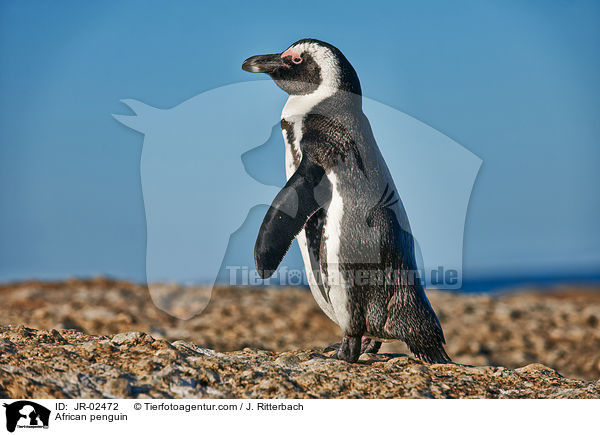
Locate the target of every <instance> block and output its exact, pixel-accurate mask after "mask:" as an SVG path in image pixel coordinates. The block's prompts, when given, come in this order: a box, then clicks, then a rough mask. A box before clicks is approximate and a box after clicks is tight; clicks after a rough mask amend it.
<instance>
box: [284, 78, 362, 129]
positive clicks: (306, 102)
mask: <svg viewBox="0 0 600 435" xmlns="http://www.w3.org/2000/svg"><path fill="white" fill-rule="evenodd" d="M334 95H335V97H336V99H337V100H339V102H340V103H341V104H342V105H343V106H347V107H352V108H355V109H358V110H362V96H361V95H360V94H354V93H351V92H346V91H343V90H340V89H339V88H338V87H337V86H326V85H325V84H324V83H323V84H321V86H319V87H318V88H317V89H316V90H315V91H314V92H311V93H310V94H303V95H290V96H289V97H288V99H287V102H286V103H285V106H284V107H283V111H282V113H281V118H282V119H287V120H292V119H293V118H297V117H303V116H304V115H306V114H308V113H310V112H311V110H313V109H314V108H315V107H316V106H317V105H318V104H320V103H322V102H323V101H325V100H326V99H328V98H331V97H333V96H334Z"/></svg>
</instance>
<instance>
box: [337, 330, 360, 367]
mask: <svg viewBox="0 0 600 435" xmlns="http://www.w3.org/2000/svg"><path fill="white" fill-rule="evenodd" d="M360 348H361V337H348V336H347V335H344V338H343V339H342V342H341V344H340V348H339V349H338V351H337V355H336V357H337V359H341V360H344V361H346V362H349V363H354V362H356V361H358V357H359V356H360Z"/></svg>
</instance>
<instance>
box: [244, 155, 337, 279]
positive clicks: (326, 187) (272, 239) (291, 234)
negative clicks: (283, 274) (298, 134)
mask: <svg viewBox="0 0 600 435" xmlns="http://www.w3.org/2000/svg"><path fill="white" fill-rule="evenodd" d="M330 199H331V184H330V183H329V181H328V180H327V177H326V176H325V170H324V169H323V167H322V166H320V165H319V164H317V163H316V162H314V161H313V159H312V158H311V157H310V155H309V154H308V153H305V154H304V155H303V156H302V160H301V161H300V165H299V166H298V169H297V170H296V172H295V173H294V174H293V175H292V176H291V177H290V179H289V180H288V182H287V183H286V185H285V187H284V188H283V189H281V191H280V192H279V193H278V194H277V196H276V197H275V199H274V200H273V203H272V204H271V207H269V210H268V211H267V214H266V215H265V218H264V219H263V223H262V225H261V226H260V230H259V232H258V237H257V239H256V244H255V245H254V260H255V262H256V270H257V271H258V274H259V275H260V277H261V278H263V279H265V278H268V277H270V276H271V275H272V274H273V273H274V272H275V269H277V266H279V263H281V260H282V259H283V257H284V256H285V254H286V253H287V251H288V249H289V248H290V245H291V244H292V241H293V240H294V238H295V237H296V236H297V235H298V233H299V232H300V231H301V230H302V228H304V225H306V222H307V221H308V219H309V218H310V217H311V216H312V215H313V214H314V213H315V212H317V211H318V210H319V209H321V208H322V207H323V206H324V205H326V204H327V202H328V201H329V200H330Z"/></svg>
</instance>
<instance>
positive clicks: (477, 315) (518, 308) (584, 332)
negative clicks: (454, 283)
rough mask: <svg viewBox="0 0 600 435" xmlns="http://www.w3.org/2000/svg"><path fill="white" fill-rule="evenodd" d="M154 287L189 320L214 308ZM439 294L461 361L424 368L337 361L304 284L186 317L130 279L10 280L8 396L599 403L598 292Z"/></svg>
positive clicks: (1, 351)
mask: <svg viewBox="0 0 600 435" xmlns="http://www.w3.org/2000/svg"><path fill="white" fill-rule="evenodd" d="M153 293H154V300H156V301H157V303H159V304H160V305H161V306H163V308H167V309H168V310H169V311H170V312H172V313H180V317H187V316H189V315H190V313H191V312H190V310H192V311H194V310H198V309H200V308H201V307H203V306H204V305H205V304H206V303H207V302H208V298H206V301H205V302H202V303H200V305H196V306H194V303H195V302H194V301H198V300H199V299H201V298H199V296H198V294H194V292H185V291H183V290H182V289H178V288H176V287H174V286H164V287H162V288H160V289H153ZM179 294H183V296H182V297H178V295H179ZM428 294H429V296H430V299H431V302H432V305H433V306H434V308H435V309H436V311H437V312H438V314H439V316H440V320H441V322H442V325H443V327H444V331H445V334H446V339H447V341H448V347H447V349H448V353H449V354H450V355H451V356H452V357H453V359H454V361H455V362H457V363H459V364H447V365H435V364H434V365H431V364H423V363H421V362H419V361H417V360H414V359H413V358H411V357H410V356H406V355H403V354H406V353H407V351H406V349H405V347H404V345H403V344H401V343H386V344H385V345H384V347H383V349H382V354H381V355H377V356H375V357H372V358H366V357H361V358H362V359H361V361H359V362H358V363H356V364H347V363H345V362H342V361H337V360H335V359H333V358H330V356H331V354H330V353H325V352H324V351H323V348H324V347H325V346H327V345H328V344H331V343H333V342H335V341H338V340H339V330H338V328H337V326H336V325H334V324H333V323H332V322H331V321H330V320H329V319H327V317H325V316H324V315H323V314H322V313H321V311H320V310H319V308H318V307H317V306H316V304H315V303H314V301H313V299H312V296H311V295H310V293H309V292H307V291H305V290H302V289H283V290H280V289H256V290H248V289H233V288H222V289H215V290H214V291H213V294H212V298H211V299H210V303H208V305H207V306H206V308H205V309H204V311H202V313H200V314H198V315H196V316H193V317H191V318H190V319H188V320H184V319H182V318H177V317H173V316H170V315H168V314H166V313H165V312H163V311H161V310H160V309H158V308H156V306H155V305H154V303H153V301H152V299H151V297H150V295H149V291H148V289H147V288H146V287H144V286H140V285H135V284H131V283H127V282H118V281H110V280H107V279H102V278H99V279H95V280H91V281H78V280H73V281H69V282H61V283H40V282H24V283H18V284H12V285H4V286H1V287H0V297H1V298H2V301H3V302H2V306H0V324H2V325H13V326H4V327H0V397H28V398H35V397H38V398H39V397H365V398H368V397H595V398H600V382H598V378H599V377H600V328H599V319H600V291H598V289H583V288H579V289H574V288H556V289H554V290H553V291H551V292H548V291H546V292H543V293H541V292H534V291H529V292H518V293H517V292H513V293H507V294H501V295H496V296H489V295H488V296H482V295H460V294H451V293H447V292H428ZM205 296H206V295H205ZM192 298H193V300H192ZM168 304H171V305H170V306H167V305H168ZM186 307H187V311H186ZM16 325H25V326H16ZM34 328H35V329H34ZM132 331H138V332H132ZM469 365H472V366H475V367H470V366H469ZM498 366H499V367H498ZM518 367H521V368H518ZM550 367H552V368H550ZM555 369H556V370H558V372H560V373H561V374H562V375H564V376H566V377H562V376H561V375H559V374H558V373H557V372H556V371H555ZM570 378H575V379H570Z"/></svg>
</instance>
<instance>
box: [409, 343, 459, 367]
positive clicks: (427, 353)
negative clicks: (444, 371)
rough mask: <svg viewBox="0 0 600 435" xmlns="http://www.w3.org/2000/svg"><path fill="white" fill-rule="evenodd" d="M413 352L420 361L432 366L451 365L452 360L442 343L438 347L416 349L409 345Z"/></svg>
mask: <svg viewBox="0 0 600 435" xmlns="http://www.w3.org/2000/svg"><path fill="white" fill-rule="evenodd" d="M409 348H410V350H411V352H412V353H413V354H414V355H415V356H416V357H417V358H419V359H420V360H423V361H425V362H427V363H431V364H447V363H451V362H452V359H451V358H450V357H449V356H448V354H447V353H446V350H445V349H444V346H443V345H442V344H441V343H440V344H439V345H437V346H431V347H416V348H413V346H410V345H409Z"/></svg>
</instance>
